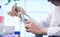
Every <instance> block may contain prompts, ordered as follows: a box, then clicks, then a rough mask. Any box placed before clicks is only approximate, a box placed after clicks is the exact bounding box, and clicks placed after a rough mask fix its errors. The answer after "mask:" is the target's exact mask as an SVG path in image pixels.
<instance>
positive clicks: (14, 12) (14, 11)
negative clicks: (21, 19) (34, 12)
mask: <svg viewBox="0 0 60 37" xmlns="http://www.w3.org/2000/svg"><path fill="white" fill-rule="evenodd" d="M18 12H21V13H22V14H26V12H25V11H24V9H23V8H22V7H16V6H13V7H12V10H11V11H9V13H8V15H11V16H18Z"/></svg>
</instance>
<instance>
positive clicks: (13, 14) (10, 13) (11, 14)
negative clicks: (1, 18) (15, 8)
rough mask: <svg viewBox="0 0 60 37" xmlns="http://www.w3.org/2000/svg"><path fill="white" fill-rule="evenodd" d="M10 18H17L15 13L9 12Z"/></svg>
mask: <svg viewBox="0 0 60 37" xmlns="http://www.w3.org/2000/svg"><path fill="white" fill-rule="evenodd" d="M8 14H9V15H10V16H17V15H16V14H15V13H14V12H9V13H8Z"/></svg>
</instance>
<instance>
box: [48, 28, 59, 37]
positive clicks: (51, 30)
mask: <svg viewBox="0 0 60 37" xmlns="http://www.w3.org/2000/svg"><path fill="white" fill-rule="evenodd" d="M47 34H48V35H49V36H52V35H55V36H60V27H50V28H48V32H47Z"/></svg>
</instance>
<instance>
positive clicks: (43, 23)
mask: <svg viewBox="0 0 60 37" xmlns="http://www.w3.org/2000/svg"><path fill="white" fill-rule="evenodd" d="M51 19H52V13H49V15H48V16H47V18H46V19H44V20H42V21H40V22H39V25H38V26H39V27H42V28H45V27H49V26H50V23H51Z"/></svg>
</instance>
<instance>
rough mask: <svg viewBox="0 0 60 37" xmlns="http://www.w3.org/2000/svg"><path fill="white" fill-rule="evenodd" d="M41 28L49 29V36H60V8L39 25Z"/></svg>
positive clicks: (56, 8)
mask: <svg viewBox="0 0 60 37" xmlns="http://www.w3.org/2000/svg"><path fill="white" fill-rule="evenodd" d="M39 25H40V27H43V28H44V27H48V32H47V34H48V35H49V36H52V35H55V36H60V6H58V7H55V9H54V11H53V12H52V13H51V14H49V16H48V18H47V19H46V20H44V21H42V22H40V23H39Z"/></svg>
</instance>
